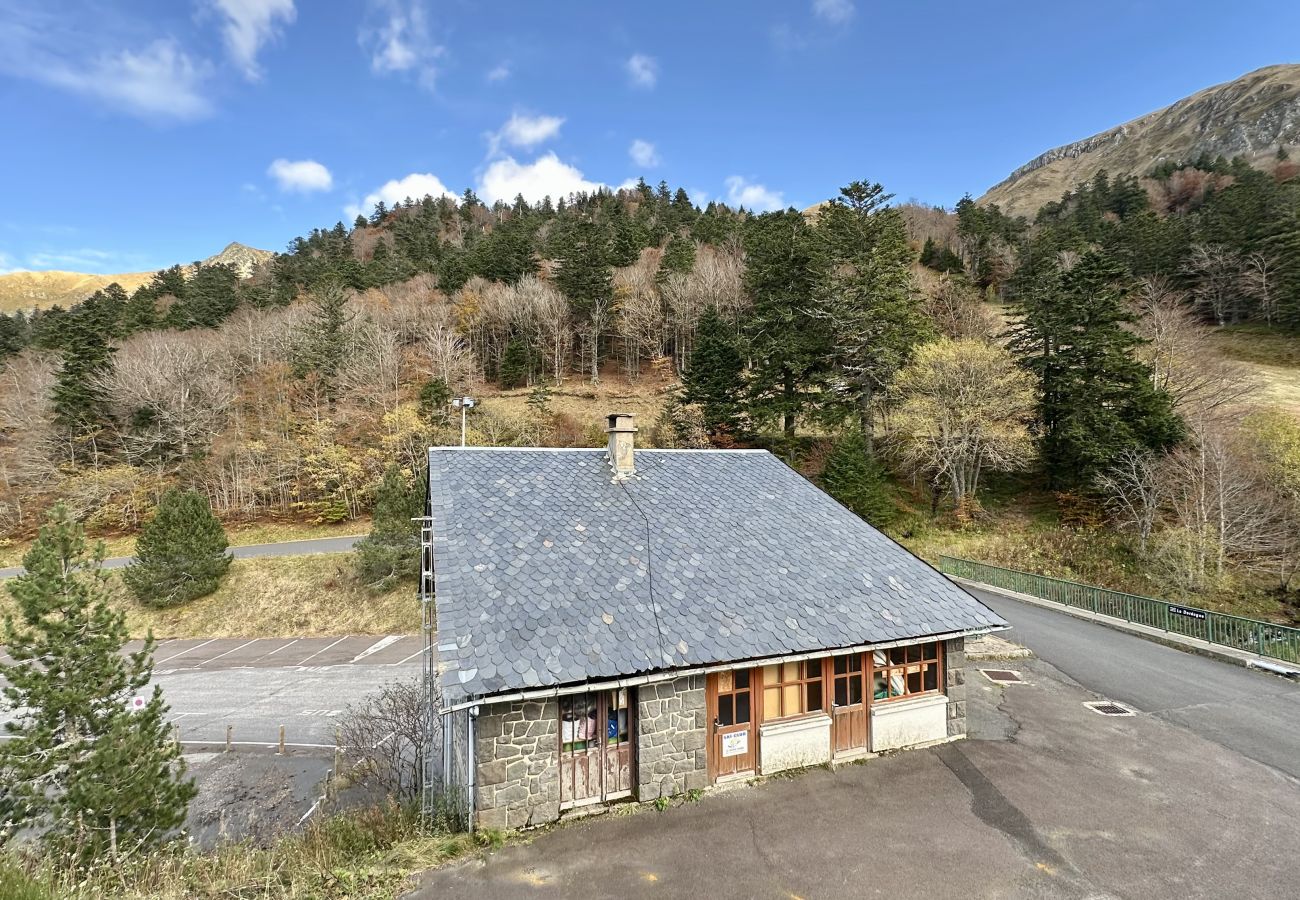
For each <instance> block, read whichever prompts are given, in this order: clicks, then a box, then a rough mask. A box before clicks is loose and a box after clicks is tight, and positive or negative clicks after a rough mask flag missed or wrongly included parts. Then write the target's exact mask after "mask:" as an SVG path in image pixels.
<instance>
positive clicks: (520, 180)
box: [478, 153, 605, 204]
mask: <svg viewBox="0 0 1300 900" xmlns="http://www.w3.org/2000/svg"><path fill="white" fill-rule="evenodd" d="M478 184H479V187H478V193H479V196H480V197H481V198H482V199H483V201H484V202H485V203H488V204H492V203H495V202H496V201H498V200H505V201H507V202H509V201H511V200H514V199H515V197H516V195H518V194H523V195H524V199H525V200H527V201H528V202H529V203H538V202H540V201H541V200H542V199H543V198H544V197H550V198H551V199H552V200H559V199H560V198H562V197H568V196H569V195H570V194H575V193H579V192H586V193H591V192H593V191H597V190H599V189H600V188H602V187H605V185H603V184H601V183H599V182H596V181H588V180H587V179H586V178H584V177H583V174H582V172H580V171H579V170H578V169H576V168H574V167H573V166H571V165H569V164H568V163H564V162H561V161H560V158H559V157H558V156H556V155H555V154H554V153H546V154H544V155H542V156H539V157H538V158H537V159H535V160H534V161H533V162H531V163H520V162H517V161H516V160H515V159H514V158H513V157H510V156H507V157H505V158H504V159H498V160H495V161H493V162H492V163H490V164H489V165H488V167H487V169H485V170H484V172H483V175H482V177H481V178H479V183H478Z"/></svg>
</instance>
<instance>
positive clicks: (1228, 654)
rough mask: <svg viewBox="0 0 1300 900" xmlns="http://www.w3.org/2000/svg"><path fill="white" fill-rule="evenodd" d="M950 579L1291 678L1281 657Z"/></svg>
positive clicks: (997, 588)
mask: <svg viewBox="0 0 1300 900" xmlns="http://www.w3.org/2000/svg"><path fill="white" fill-rule="evenodd" d="M948 579H949V580H950V581H952V582H954V583H956V584H959V585H961V586H963V587H970V588H975V589H976V590H980V591H985V592H987V593H990V594H997V595H998V596H999V597H1007V598H1009V599H1011V600H1019V601H1020V602H1021V603H1028V604H1030V605H1031V606H1038V607H1041V608H1043V609H1050V610H1054V611H1055V612H1059V613H1064V614H1065V615H1067V616H1073V617H1074V618H1076V619H1084V620H1086V621H1089V622H1095V623H1097V624H1098V625H1101V626H1103V627H1105V628H1110V629H1112V630H1114V631H1122V632H1124V633H1125V634H1131V635H1133V636H1135V637H1140V638H1144V639H1146V640H1148V641H1151V642H1153V643H1156V644H1163V645H1164V646H1166V647H1171V648H1173V649H1174V650H1182V651H1183V652H1185V653H1194V654H1196V655H1197V656H1204V657H1207V658H1209V659H1215V660H1218V661H1219V662H1226V663H1231V664H1232V665H1235V666H1241V667H1243V668H1246V669H1258V670H1260V671H1264V672H1268V673H1269V674H1273V675H1278V676H1279V677H1287V676H1286V675H1285V674H1284V673H1282V672H1278V671H1276V667H1278V666H1282V665H1285V664H1284V663H1282V662H1280V661H1279V660H1274V659H1270V658H1269V657H1267V656H1260V655H1259V654H1258V653H1249V652H1247V651H1244V650H1234V649H1232V648H1231V647H1222V646H1219V645H1218V644H1211V643H1210V642H1208V641H1202V640H1199V639H1197V638H1191V637H1186V636H1184V635H1180V634H1174V633H1172V632H1168V631H1163V630H1161V629H1159V628H1151V627H1150V626H1148V625H1139V624H1137V623H1136V622H1126V621H1125V620H1123V619H1117V618H1115V617H1114V616H1107V615H1103V614H1101V613H1095V612H1090V611H1088V610H1086V609H1078V608H1077V607H1073V606H1066V605H1065V604H1064V603H1056V602H1055V601H1052V600H1044V599H1043V598H1042V597H1035V596H1033V595H1032V594H1022V593H1020V592H1019V591H1012V590H1008V589H1006V588H1001V587H995V586H994V585H991V584H984V583H983V582H980V581H973V580H971V579H969V578H959V577H957V576H955V575H949V576H948Z"/></svg>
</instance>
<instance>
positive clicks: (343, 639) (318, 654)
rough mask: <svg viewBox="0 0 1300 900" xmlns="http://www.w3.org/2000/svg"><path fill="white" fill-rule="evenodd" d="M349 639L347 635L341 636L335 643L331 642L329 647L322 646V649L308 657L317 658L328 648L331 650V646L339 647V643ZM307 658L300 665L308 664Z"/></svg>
mask: <svg viewBox="0 0 1300 900" xmlns="http://www.w3.org/2000/svg"><path fill="white" fill-rule="evenodd" d="M347 639H348V638H347V636H344V637H341V638H339V639H338V640H337V641H335V642H334V643H332V644H330V645H329V647H322V648H320V649H319V650H317V651H316V652H315V653H313V654H312V655H311V656H309V657H307V659H314V658H316V657H317V656H320V655H321V654H322V653H324V652H325V651H326V650H329V649H330V648H331V647H337V646H338V645H339V644H341V643H343V642H344V641H346V640H347ZM307 659H304V660H303V661H302V662H300V663H298V665H300V666H303V665H306V664H307Z"/></svg>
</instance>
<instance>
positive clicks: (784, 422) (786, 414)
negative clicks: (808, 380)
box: [781, 369, 795, 438]
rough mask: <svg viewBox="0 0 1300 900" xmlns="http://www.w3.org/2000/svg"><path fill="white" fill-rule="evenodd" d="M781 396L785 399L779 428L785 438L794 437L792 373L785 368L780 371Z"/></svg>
mask: <svg viewBox="0 0 1300 900" xmlns="http://www.w3.org/2000/svg"><path fill="white" fill-rule="evenodd" d="M782 375H783V378H782V386H781V397H782V399H783V400H784V401H785V403H784V408H783V409H782V410H781V430H782V431H783V432H785V436H786V437H787V438H793V437H794V412H795V411H794V397H795V388H794V373H793V372H791V371H790V370H789V369H785V370H784V371H783V373H782Z"/></svg>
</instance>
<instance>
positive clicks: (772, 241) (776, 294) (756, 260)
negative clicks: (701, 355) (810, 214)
mask: <svg viewBox="0 0 1300 900" xmlns="http://www.w3.org/2000/svg"><path fill="white" fill-rule="evenodd" d="M745 256H746V260H745V288H746V290H747V292H748V293H749V296H750V297H751V298H752V300H753V308H752V309H751V311H750V314H749V316H748V317H747V319H746V323H745V324H746V334H747V337H748V345H747V346H748V347H749V350H750V354H751V356H752V358H753V364H754V365H753V369H752V371H751V373H750V381H749V390H750V411H751V413H752V414H753V415H754V416H755V418H757V419H760V420H762V419H767V420H773V419H774V420H777V421H779V422H780V423H781V428H782V430H783V431H784V433H785V436H786V437H787V438H792V437H794V433H795V422H796V419H797V417H798V416H800V415H802V414H804V413H805V412H807V411H809V410H811V409H812V407H813V403H814V401H815V400H816V398H817V396H818V394H819V393H820V388H821V385H822V384H823V383H824V382H825V378H826V375H827V373H828V371H829V367H828V364H827V353H826V348H827V347H828V346H830V344H831V335H830V330H829V328H828V326H827V323H826V322H825V321H824V320H822V319H819V318H818V317H817V316H815V315H814V314H813V311H812V296H813V286H814V285H815V284H816V282H817V279H818V278H819V277H820V275H819V269H818V266H819V264H820V263H819V257H818V255H817V253H816V248H815V245H814V242H813V237H812V233H811V229H810V228H809V226H808V222H807V220H806V219H805V218H804V215H803V213H800V212H798V211H797V210H784V211H782V212H773V213H764V214H763V215H761V216H756V217H754V218H753V219H750V220H749V222H748V225H747V228H746V231H745Z"/></svg>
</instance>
